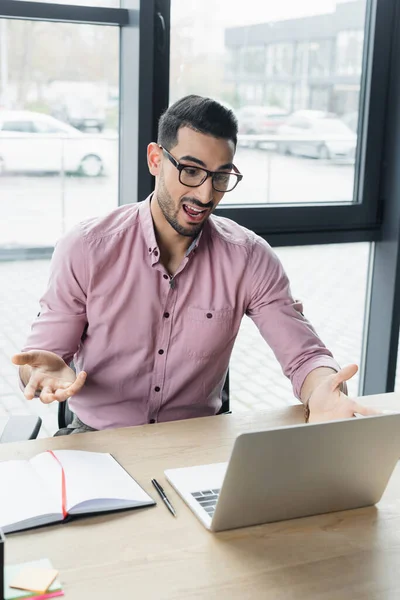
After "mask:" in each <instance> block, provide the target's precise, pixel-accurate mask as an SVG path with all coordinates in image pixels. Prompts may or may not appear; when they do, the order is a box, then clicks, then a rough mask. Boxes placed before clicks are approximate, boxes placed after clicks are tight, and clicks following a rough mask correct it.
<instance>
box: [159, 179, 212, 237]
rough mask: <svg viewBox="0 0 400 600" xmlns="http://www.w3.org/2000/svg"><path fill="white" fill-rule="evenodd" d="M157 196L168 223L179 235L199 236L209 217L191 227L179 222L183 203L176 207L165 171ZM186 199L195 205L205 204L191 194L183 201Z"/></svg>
mask: <svg viewBox="0 0 400 600" xmlns="http://www.w3.org/2000/svg"><path fill="white" fill-rule="evenodd" d="M156 197H157V201H158V205H159V207H160V209H161V212H162V214H163V215H164V217H165V219H166V221H168V223H169V224H170V225H171V227H172V228H173V229H174V230H175V231H176V232H177V233H179V235H183V236H185V237H191V238H195V237H197V236H198V234H199V233H200V231H201V230H202V229H203V227H204V224H205V223H206V221H207V219H204V221H202V222H201V223H199V224H193V225H191V226H190V227H184V226H183V225H181V224H180V223H179V221H178V215H179V211H180V209H181V204H180V205H179V206H178V208H176V207H175V205H174V201H173V199H172V196H171V194H170V193H169V191H168V190H167V186H166V185H165V180H164V174H163V172H161V173H160V178H159V182H158V189H157V196H156ZM185 200H186V201H187V202H191V203H192V204H194V205H195V206H203V205H202V204H201V203H200V202H199V201H198V200H197V199H195V198H191V197H190V196H185V198H183V199H182V202H183V201H185ZM212 205H213V202H210V203H209V206H210V207H211V208H212ZM204 208H205V207H204Z"/></svg>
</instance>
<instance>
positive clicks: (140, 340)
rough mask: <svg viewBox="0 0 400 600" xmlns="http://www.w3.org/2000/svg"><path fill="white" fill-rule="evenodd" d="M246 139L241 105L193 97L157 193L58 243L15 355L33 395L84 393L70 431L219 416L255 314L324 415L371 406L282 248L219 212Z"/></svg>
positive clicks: (171, 120) (153, 149) (155, 153)
mask: <svg viewBox="0 0 400 600" xmlns="http://www.w3.org/2000/svg"><path fill="white" fill-rule="evenodd" d="M236 141H237V121H236V118H235V116H234V115H233V113H232V112H231V111H230V110H228V109H226V108H224V107H223V106H221V105H220V104H218V103H217V102H215V101H213V100H211V99H209V98H202V97H199V96H187V97H185V98H183V99H181V100H179V101H178V102H176V103H175V104H174V105H172V106H171V107H170V108H169V109H168V110H167V111H166V112H165V113H164V115H163V116H162V117H161V119H160V123H159V131H158V142H157V143H151V144H149V146H148V149H147V161H148V167H149V170H150V173H151V174H152V175H154V176H155V179H156V185H155V190H154V193H153V194H152V196H151V197H150V198H148V199H147V200H146V201H144V202H141V203H135V204H131V205H126V206H121V207H119V208H118V209H116V210H114V211H113V212H112V213H111V214H109V215H108V216H106V217H100V218H96V219H90V220H88V221H85V222H83V223H81V224H80V225H78V226H77V227H75V228H74V229H73V230H72V231H71V232H69V233H68V234H67V235H66V236H64V238H63V239H61V241H60V242H59V243H58V244H57V246H56V249H55V252H54V256H53V260H52V265H51V275H50V280H49V285H48V289H47V291H46V292H45V294H44V296H43V298H42V299H41V312H40V315H39V316H38V318H37V319H36V321H35V322H34V324H33V326H32V331H31V334H30V336H29V339H28V342H27V345H26V347H25V349H24V352H22V353H20V354H17V355H15V356H14V357H13V362H14V363H15V364H17V365H21V368H20V377H21V381H22V384H23V385H24V386H25V396H26V398H27V399H32V398H33V397H34V396H35V395H40V399H41V400H42V402H44V403H49V402H53V401H54V400H58V401H59V402H63V401H65V400H66V399H67V398H71V400H70V406H71V409H72V410H73V411H74V413H75V415H76V417H75V419H74V422H73V424H72V426H71V427H70V428H69V429H68V431H60V432H59V433H69V432H71V431H73V432H80V431H87V430H93V429H105V428H112V427H121V426H128V425H140V424H143V423H154V422H156V421H169V420H175V419H184V418H190V417H199V416H206V415H214V414H216V413H217V412H218V410H219V408H220V406H221V390H222V387H223V384H224V379H225V376H226V372H227V369H228V365H229V358H230V355H231V351H232V347H233V344H234V341H235V338H236V335H237V333H238V330H239V326H240V322H241V319H242V317H243V315H244V314H247V315H248V316H249V317H251V318H252V319H253V321H254V322H255V323H256V324H257V326H258V328H259V330H260V332H261V334H262V336H263V337H264V338H265V340H266V341H267V342H268V343H269V345H270V346H271V347H272V348H273V350H274V352H275V354H276V357H277V359H278V360H279V362H280V364H281V366H282V369H283V371H284V373H285V374H286V375H287V376H288V377H290V379H291V381H292V384H293V389H294V393H295V395H296V396H297V397H298V398H300V399H301V400H302V402H303V403H304V404H305V405H306V406H307V407H309V410H310V411H311V419H313V420H327V419H334V418H346V417H351V416H353V415H354V413H355V412H360V413H362V414H369V413H370V412H371V411H370V410H369V409H367V408H364V407H362V406H359V405H357V404H356V403H355V402H354V401H353V400H351V399H349V398H348V397H347V396H346V395H345V394H344V393H342V392H341V391H340V388H341V386H342V384H343V385H345V384H344V382H345V381H346V380H348V379H349V378H350V377H352V376H353V375H354V373H355V372H356V370H357V367H356V365H350V366H349V367H346V368H344V369H340V368H339V367H338V365H337V363H336V362H335V361H334V359H333V357H332V354H331V353H330V352H329V351H328V350H327V348H326V347H325V346H324V344H323V343H322V342H321V340H320V339H319V338H318V336H317V335H316V333H315V331H314V330H313V328H312V326H311V325H310V323H309V322H308V321H307V320H306V319H305V318H304V317H303V315H302V314H301V307H300V305H299V304H298V303H296V302H295V301H294V300H293V298H292V296H291V293H290V288H289V282H288V280H287V277H286V275H285V273H284V270H283V268H282V266H281V264H280V262H279V260H278V258H277V257H276V255H275V254H274V253H273V251H272V250H271V248H270V247H269V245H268V244H267V243H266V242H265V241H264V240H263V239H261V238H259V237H258V236H256V235H255V234H254V233H253V232H251V231H249V230H247V229H244V228H243V227H241V226H239V225H237V224H236V223H234V222H233V221H230V220H229V219H226V218H222V217H215V216H212V212H213V211H214V210H215V208H216V207H217V206H218V204H219V203H220V202H221V200H222V198H223V196H224V194H225V193H229V191H231V190H232V189H233V188H234V187H236V185H238V184H239V183H240V180H241V178H242V176H241V174H240V173H239V170H238V169H237V167H236V166H235V165H234V164H233V159H234V154H235V149H236ZM72 359H73V360H74V365H75V368H76V371H77V374H75V371H74V370H72V369H71V368H70V367H69V366H68V365H69V364H70V361H71V360H72ZM343 389H344V388H343ZM265 393H266V394H267V393H268V390H266V391H265Z"/></svg>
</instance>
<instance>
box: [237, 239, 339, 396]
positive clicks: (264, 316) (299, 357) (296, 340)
mask: <svg viewBox="0 0 400 600" xmlns="http://www.w3.org/2000/svg"><path fill="white" fill-rule="evenodd" d="M248 276H249V278H250V281H249V282H248V285H249V287H248V289H249V295H250V297H249V302H248V305H247V310H246V314H247V315H248V316H249V317H251V319H252V320H253V321H254V323H255V324H256V325H257V327H258V329H259V331H260V333H261V335H262V336H263V338H264V339H265V341H266V342H267V343H268V345H269V346H270V347H271V348H272V350H273V352H274V354H275V356H276V358H277V360H278V361H279V363H280V365H281V367H282V370H283V372H284V374H285V375H286V377H288V378H289V379H290V381H291V383H292V386H293V391H294V394H295V396H296V398H298V399H299V400H300V391H301V388H302V385H303V383H304V380H305V379H306V377H307V375H308V374H309V373H310V372H311V371H313V370H314V369H316V368H318V367H330V368H332V369H334V370H335V371H338V370H339V369H340V367H339V365H338V363H337V362H336V361H335V360H334V358H333V356H332V353H331V352H330V351H329V350H328V349H327V348H326V346H325V345H324V344H323V342H322V341H321V339H320V338H319V337H318V335H317V333H316V332H315V330H314V328H313V327H312V325H311V323H310V322H309V321H308V320H307V319H306V318H305V317H304V316H303V315H302V314H301V313H302V310H303V308H302V305H301V303H299V302H298V301H296V300H294V299H293V297H292V294H291V291H290V285H289V280H288V277H287V275H286V273H285V271H284V269H283V267H282V264H281V262H280V261H279V259H278V257H277V256H276V254H275V253H274V252H273V250H272V249H271V247H270V246H269V244H267V242H265V241H264V240H263V239H262V238H259V237H257V238H256V239H255V241H254V245H253V251H252V254H251V255H250V260H249V269H248Z"/></svg>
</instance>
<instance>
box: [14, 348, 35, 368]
mask: <svg viewBox="0 0 400 600" xmlns="http://www.w3.org/2000/svg"><path fill="white" fill-rule="evenodd" d="M38 359H39V352H37V351H35V350H31V351H30V352H19V353H18V354H14V356H12V357H11V360H12V362H13V363H14V365H19V366H22V365H31V366H33V365H35V364H36V363H37V361H38Z"/></svg>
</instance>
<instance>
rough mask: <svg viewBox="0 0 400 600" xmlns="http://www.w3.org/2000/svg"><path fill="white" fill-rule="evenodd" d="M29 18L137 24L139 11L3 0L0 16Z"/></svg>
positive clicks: (0, 4) (102, 23) (100, 23)
mask: <svg viewBox="0 0 400 600" xmlns="http://www.w3.org/2000/svg"><path fill="white" fill-rule="evenodd" d="M3 17H5V18H9V19H29V20H39V21H63V22H65V23H68V22H70V23H93V24H99V25H120V26H123V25H128V23H130V24H131V25H135V24H136V25H137V24H138V23H139V12H138V11H130V12H129V13H128V11H127V10H124V9H123V8H101V7H97V6H75V5H72V4H51V3H47V2H26V1H24V0H18V1H17V0H1V2H0V18H3Z"/></svg>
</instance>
